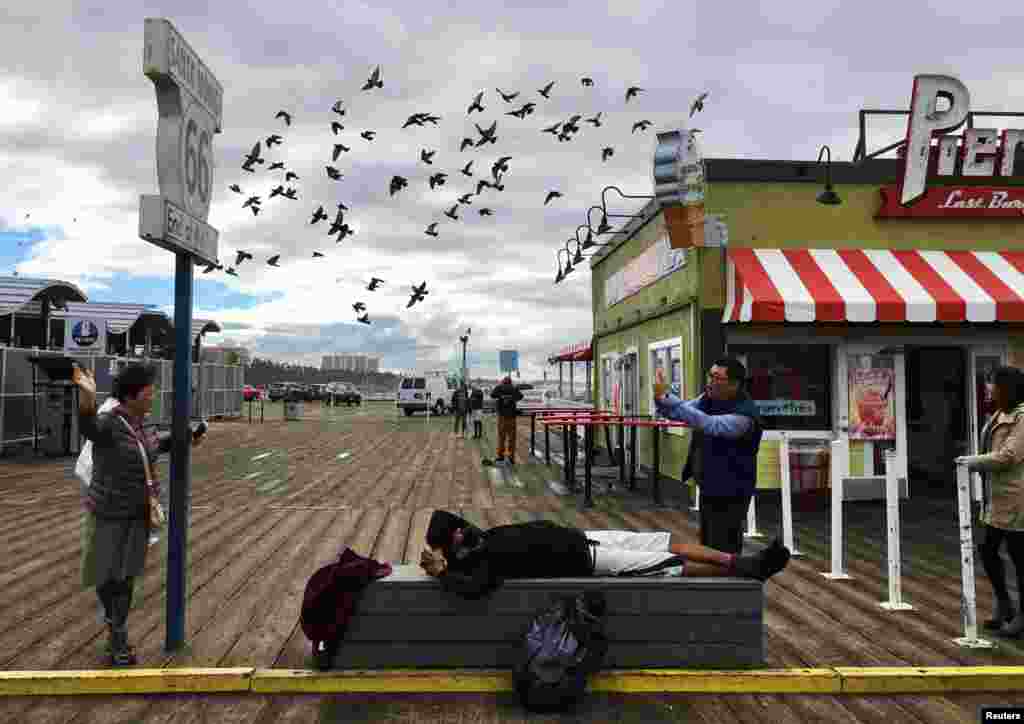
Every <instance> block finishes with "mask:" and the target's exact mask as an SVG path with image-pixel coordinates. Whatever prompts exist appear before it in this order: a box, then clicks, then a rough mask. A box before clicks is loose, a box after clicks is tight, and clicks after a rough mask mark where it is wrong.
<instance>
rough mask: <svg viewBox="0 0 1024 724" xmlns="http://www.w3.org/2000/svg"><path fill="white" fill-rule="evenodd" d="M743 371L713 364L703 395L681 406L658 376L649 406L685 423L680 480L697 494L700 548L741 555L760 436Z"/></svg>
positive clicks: (728, 363) (737, 365) (732, 364)
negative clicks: (686, 446) (686, 434)
mask: <svg viewBox="0 0 1024 724" xmlns="http://www.w3.org/2000/svg"><path fill="white" fill-rule="evenodd" d="M746 377H747V369H746V367H744V366H743V364H742V363H741V362H740V361H739V360H737V359H733V358H731V357H725V358H722V359H719V360H716V361H715V363H714V364H713V365H712V366H711V369H710V370H709V371H708V382H707V386H706V387H705V388H704V394H702V395H701V396H700V397H697V398H696V399H693V400H688V401H685V402H684V401H682V400H680V399H679V398H678V397H676V396H675V395H673V394H671V393H670V392H669V391H668V385H666V384H665V379H664V372H663V371H662V370H660V369H659V370H658V372H657V374H656V376H655V384H654V404H655V405H656V406H657V408H658V412H659V413H660V414H661V415H663V416H665V417H667V418H669V419H670V420H681V421H682V422H685V423H688V424H689V425H690V426H691V427H692V430H691V432H690V435H691V437H690V452H689V454H688V455H687V458H686V465H685V466H684V467H683V474H682V479H681V481H680V482H686V481H687V480H689V479H690V478H691V477H692V478H693V479H694V481H695V482H696V483H697V485H698V486H699V488H700V542H701V545H704V546H708V547H710V548H715V549H717V550H720V551H725V552H726V553H735V554H737V555H739V554H740V553H742V552H743V520H744V518H746V515H747V509H748V508H749V507H750V499H751V498H752V497H753V495H754V488H755V487H756V484H757V451H758V448H760V446H761V434H762V432H763V429H762V424H761V419H760V415H759V413H758V409H757V405H755V404H754V401H753V400H751V399H750V397H749V396H748V395H747V394H746V392H744V391H743V383H744V381H745V380H746Z"/></svg>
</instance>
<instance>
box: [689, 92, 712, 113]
mask: <svg viewBox="0 0 1024 724" xmlns="http://www.w3.org/2000/svg"><path fill="white" fill-rule="evenodd" d="M707 97H708V94H707V91H705V92H703V93H701V94H700V95H699V96H697V97H696V98H694V99H693V103H691V104H690V118H693V114H694V113H696V112H697V111H703V110H704V99H705V98H707Z"/></svg>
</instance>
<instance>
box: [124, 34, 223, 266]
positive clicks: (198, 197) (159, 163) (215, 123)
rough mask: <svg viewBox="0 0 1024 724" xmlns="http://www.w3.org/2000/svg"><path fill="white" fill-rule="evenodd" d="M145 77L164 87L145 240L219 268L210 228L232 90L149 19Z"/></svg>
mask: <svg viewBox="0 0 1024 724" xmlns="http://www.w3.org/2000/svg"><path fill="white" fill-rule="evenodd" d="M144 43H145V49H144V51H143V61H142V72H143V73H144V74H145V75H146V76H147V77H148V78H149V79H150V80H152V81H153V84H154V86H156V101H157V109H158V112H159V114H160V117H159V121H158V124H157V136H156V172H157V180H158V182H159V185H160V195H159V196H142V197H141V198H140V203H139V236H141V237H142V238H143V239H146V240H147V241H150V242H152V243H154V244H156V245H158V246H161V247H163V248H165V249H168V250H170V251H175V252H179V251H184V252H187V253H189V254H191V255H193V256H194V257H195V259H196V261H197V262H200V263H205V264H215V263H216V262H217V239H218V232H217V230H216V229H214V228H213V227H212V226H210V225H209V224H207V223H206V220H207V218H208V217H209V214H210V200H211V196H212V193H213V173H214V160H213V136H214V134H216V133H220V131H221V119H222V116H223V106H224V89H223V87H222V86H221V84H220V82H218V80H217V79H216V78H215V77H214V75H213V73H212V72H211V71H210V69H209V68H207V67H206V65H205V64H204V63H203V61H202V60H200V58H199V56H198V55H196V53H195V51H194V50H192V48H191V46H190V45H189V44H188V43H187V42H185V39H184V38H183V37H181V34H180V33H178V31H177V30H176V29H175V28H174V26H173V25H171V23H170V21H168V20H165V19H163V18H146V24H145V40H144Z"/></svg>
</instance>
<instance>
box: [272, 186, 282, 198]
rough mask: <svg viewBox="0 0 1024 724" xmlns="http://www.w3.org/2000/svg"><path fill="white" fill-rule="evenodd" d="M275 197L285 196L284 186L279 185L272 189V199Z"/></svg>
mask: <svg viewBox="0 0 1024 724" xmlns="http://www.w3.org/2000/svg"><path fill="white" fill-rule="evenodd" d="M275 196H284V186H283V185H281V184H278V185H277V186H275V187H274V188H272V189H270V198H274V197H275Z"/></svg>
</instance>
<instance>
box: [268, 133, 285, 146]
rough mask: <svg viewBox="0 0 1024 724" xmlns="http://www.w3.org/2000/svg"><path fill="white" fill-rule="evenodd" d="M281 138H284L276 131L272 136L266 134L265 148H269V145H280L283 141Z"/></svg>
mask: <svg viewBox="0 0 1024 724" xmlns="http://www.w3.org/2000/svg"><path fill="white" fill-rule="evenodd" d="M283 140H284V139H283V138H281V137H280V136H279V135H277V134H276V133H275V134H274V135H272V136H267V148H270V147H271V146H280V145H281V141H283Z"/></svg>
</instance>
